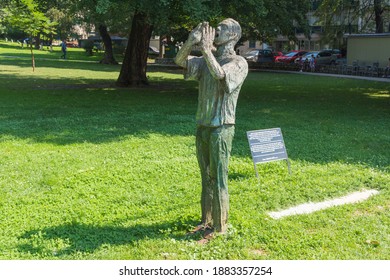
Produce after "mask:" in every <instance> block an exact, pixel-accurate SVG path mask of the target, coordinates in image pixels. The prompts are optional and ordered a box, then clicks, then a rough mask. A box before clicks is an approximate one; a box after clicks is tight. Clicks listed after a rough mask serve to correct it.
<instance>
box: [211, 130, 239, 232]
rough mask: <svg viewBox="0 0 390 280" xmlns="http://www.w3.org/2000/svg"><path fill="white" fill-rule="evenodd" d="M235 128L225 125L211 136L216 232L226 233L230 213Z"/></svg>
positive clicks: (213, 214)
mask: <svg viewBox="0 0 390 280" xmlns="http://www.w3.org/2000/svg"><path fill="white" fill-rule="evenodd" d="M233 136H234V126H233V125H224V126H221V127H219V128H217V129H214V131H213V132H212V134H211V141H210V155H211V156H210V175H211V178H212V181H213V188H214V195H213V208H212V216H213V223H214V229H215V231H216V232H222V233H225V232H226V230H227V220H228V211H229V194H228V165H229V157H230V152H231V150H232V142H233Z"/></svg>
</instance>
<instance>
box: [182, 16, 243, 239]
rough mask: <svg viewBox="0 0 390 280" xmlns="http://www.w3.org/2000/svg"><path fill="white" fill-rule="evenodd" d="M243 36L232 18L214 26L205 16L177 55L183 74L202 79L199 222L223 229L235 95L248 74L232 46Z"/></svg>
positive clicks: (198, 119)
mask: <svg viewBox="0 0 390 280" xmlns="http://www.w3.org/2000/svg"><path fill="white" fill-rule="evenodd" d="M240 37H241V27H240V25H239V24H238V22H236V21H235V20H233V19H225V20H224V21H222V22H221V23H220V24H219V25H218V26H217V28H216V29H214V28H212V27H210V26H209V24H208V23H207V22H203V23H200V24H199V25H198V26H197V27H196V28H195V29H194V30H193V31H192V32H191V33H190V35H189V37H188V40H187V41H186V42H185V43H184V45H183V47H182V48H181V49H180V51H179V52H178V54H177V56H176V58H175V62H176V63H177V64H178V65H180V66H182V67H183V68H185V79H194V80H197V81H198V82H199V97H198V109H197V113H196V122H197V133H196V150H197V158H198V163H199V167H200V171H201V177H202V195H201V208H202V221H201V224H202V227H203V228H205V227H210V228H212V229H213V230H215V231H216V232H220V233H224V232H226V230H227V220H228V210H229V195H228V165H229V157H230V152H231V149H232V141H233V136H234V124H235V113H236V106H237V99H238V95H239V93H240V89H241V86H242V84H243V82H244V80H245V78H246V76H247V74H248V64H247V62H246V61H245V59H244V58H242V57H241V56H238V55H236V53H235V51H234V46H235V44H236V43H237V41H238V40H239V39H240ZM194 45H199V46H200V48H201V50H202V54H203V56H202V57H192V56H189V54H190V51H191V49H192V47H193V46H194ZM215 47H216V50H215ZM214 51H215V54H214Z"/></svg>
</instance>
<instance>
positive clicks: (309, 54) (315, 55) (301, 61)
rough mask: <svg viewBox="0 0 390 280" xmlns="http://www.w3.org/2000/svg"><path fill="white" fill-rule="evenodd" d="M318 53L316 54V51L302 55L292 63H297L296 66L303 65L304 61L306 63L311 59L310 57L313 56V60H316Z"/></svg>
mask: <svg viewBox="0 0 390 280" xmlns="http://www.w3.org/2000/svg"><path fill="white" fill-rule="evenodd" d="M318 53H319V52H317V51H315V52H307V53H305V54H304V55H302V56H300V57H298V58H296V59H295V61H294V62H295V63H297V64H301V63H304V62H305V61H308V60H309V59H310V58H311V56H312V55H314V58H316V57H317V55H318Z"/></svg>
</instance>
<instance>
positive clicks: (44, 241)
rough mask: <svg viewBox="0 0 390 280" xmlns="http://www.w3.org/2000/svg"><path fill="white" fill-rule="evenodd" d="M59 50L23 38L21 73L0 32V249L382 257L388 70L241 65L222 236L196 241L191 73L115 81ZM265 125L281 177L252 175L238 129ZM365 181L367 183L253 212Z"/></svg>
mask: <svg viewBox="0 0 390 280" xmlns="http://www.w3.org/2000/svg"><path fill="white" fill-rule="evenodd" d="M72 51H73V52H74V55H73V57H74V58H73V59H72V55H71V56H70V59H69V60H66V61H64V60H59V59H58V60H57V59H53V60H47V59H46V60H45V59H44V58H47V57H46V55H53V58H57V57H59V55H60V52H58V53H57V54H44V53H42V54H40V53H39V51H36V59H37V62H36V64H37V65H36V66H37V68H36V70H35V72H32V69H31V63H30V61H29V58H28V56H27V53H26V55H20V52H25V50H20V49H18V48H17V47H16V46H13V47H12V45H11V44H5V43H4V42H3V43H0V213H1V216H0V259H196V260H198V259H205V260H208V259H387V260H388V259H390V214H389V213H390V211H389V210H390V190H389V188H390V174H389V173H390V84H389V83H380V82H368V81H360V80H351V79H345V78H330V77H318V76H305V75H299V74H275V73H250V74H249V76H248V78H247V80H246V82H245V84H244V86H243V88H242V91H241V95H240V98H239V101H238V109H237V123H236V135H235V139H234V142H233V151H232V158H231V163H230V169H229V193H230V201H231V206H230V207H231V209H230V217H229V218H230V219H229V227H230V228H229V233H228V234H227V235H226V236H221V237H218V238H217V239H215V240H214V241H212V242H211V243H209V244H207V245H204V246H202V245H199V244H197V242H196V241H197V240H198V239H199V238H200V236H193V237H188V236H186V232H187V231H189V230H190V229H191V228H192V227H193V226H194V225H196V224H197V223H198V222H199V220H200V205H199V200H200V174H199V170H198V166H197V161H196V156H195V144H194V142H195V137H194V133H195V111H196V105H197V84H196V83H194V82H185V81H183V78H182V75H181V73H180V72H181V71H175V70H169V71H168V70H167V71H163V70H162V69H156V68H155V69H153V68H151V69H150V71H149V74H148V75H149V77H150V81H151V82H152V85H151V86H150V87H143V88H138V89H135V88H131V89H126V88H116V87H115V86H113V85H114V83H115V80H116V78H117V77H118V74H119V70H120V66H106V65H100V64H98V63H89V62H88V61H85V62H83V61H80V60H83V59H80V57H82V56H83V55H84V53H83V50H79V49H74V50H72ZM9 56H21V58H12V57H9ZM85 60H90V58H86V59H85ZM92 60H93V59H92ZM97 60H98V59H96V61H97ZM272 127H281V129H282V132H283V135H284V140H285V143H286V147H287V151H288V154H289V158H290V161H291V167H292V174H291V175H289V174H288V171H287V167H286V164H285V162H277V163H268V164H264V165H259V166H258V169H259V173H260V183H259V181H258V179H257V178H256V177H255V172H254V168H253V164H252V159H251V156H250V150H249V146H248V142H247V139H246V131H248V130H257V129H264V128H272ZM364 189H375V190H378V191H379V192H380V193H379V195H376V196H374V197H372V198H370V199H369V200H367V201H365V202H362V203H358V204H352V205H345V206H339V207H334V208H330V209H327V210H323V211H319V212H316V213H313V214H307V215H299V216H291V217H286V218H283V219H280V220H274V219H272V218H271V217H270V216H269V215H268V214H267V213H268V212H270V211H277V210H283V209H286V208H288V207H291V206H295V205H298V204H301V203H306V202H319V201H323V200H325V199H330V198H336V197H340V196H344V195H346V194H349V193H352V192H354V191H359V190H364Z"/></svg>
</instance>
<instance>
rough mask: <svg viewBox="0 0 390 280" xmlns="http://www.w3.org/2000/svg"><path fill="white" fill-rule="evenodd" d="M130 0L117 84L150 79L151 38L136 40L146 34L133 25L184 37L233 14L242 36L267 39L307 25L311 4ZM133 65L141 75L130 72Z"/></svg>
mask: <svg viewBox="0 0 390 280" xmlns="http://www.w3.org/2000/svg"><path fill="white" fill-rule="evenodd" d="M106 1H108V0H106ZM112 1H114V0H112ZM131 3H132V6H131V7H132V10H133V15H134V17H133V29H132V30H131V33H130V36H129V45H128V47H127V51H128V53H127V56H125V59H124V62H123V65H122V70H121V74H120V76H119V78H118V84H119V85H123V86H128V85H133V84H145V83H147V80H146V74H145V72H146V57H147V56H145V52H146V49H147V47H148V44H149V41H148V40H145V41H144V43H143V44H139V42H137V43H135V42H134V41H137V40H138V41H139V38H141V37H145V38H146V37H147V36H141V34H142V32H141V30H138V31H137V30H134V28H140V29H142V30H144V31H148V32H151V30H154V31H155V32H156V33H157V34H167V35H170V36H173V37H174V38H175V39H176V40H178V41H180V40H181V41H184V40H185V39H186V37H187V36H188V32H189V31H190V30H191V29H192V28H193V27H194V26H196V24H198V23H199V22H200V21H209V22H211V24H213V25H215V24H216V23H218V22H219V21H220V20H222V19H223V18H226V17H232V18H235V19H236V20H238V21H239V22H240V23H241V25H242V28H243V31H244V36H243V39H247V38H256V39H267V38H270V37H274V36H276V35H277V34H284V35H289V36H290V37H291V38H292V37H293V36H292V35H293V34H295V29H296V28H304V27H305V26H306V25H307V20H306V13H307V11H308V10H309V7H310V5H309V1H308V0H301V1H298V3H297V1H294V0H280V1H274V0H142V1H141V0H133V1H131ZM134 20H137V24H134ZM136 45H137V46H138V47H137V49H134V50H132V51H131V50H130V48H132V47H134V46H136ZM130 52H131V54H130ZM135 61H136V62H135ZM132 63H135V64H132ZM130 65H132V67H130ZM131 69H134V71H136V72H137V73H139V75H140V76H137V75H138V74H137V75H133V74H131V73H132V70H131ZM140 69H141V70H140Z"/></svg>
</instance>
